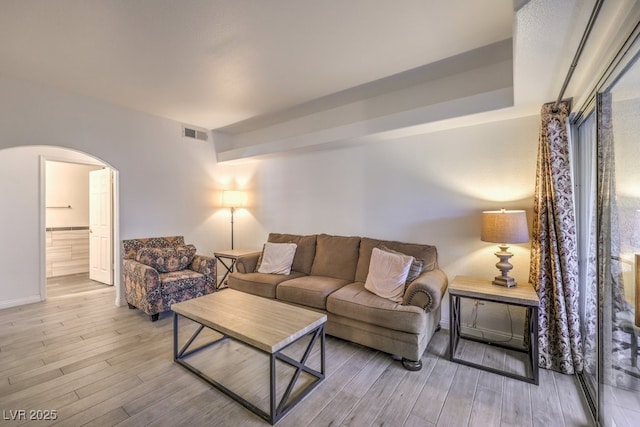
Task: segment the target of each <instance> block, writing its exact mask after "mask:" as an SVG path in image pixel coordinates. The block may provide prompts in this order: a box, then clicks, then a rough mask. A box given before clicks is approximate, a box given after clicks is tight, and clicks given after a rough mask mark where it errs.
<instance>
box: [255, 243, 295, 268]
mask: <svg viewBox="0 0 640 427" xmlns="http://www.w3.org/2000/svg"><path fill="white" fill-rule="evenodd" d="M296 246H297V245H296V244H295V243H271V242H267V243H265V244H264V249H263V250H262V258H261V261H260V266H259V267H258V273H270V274H284V275H288V274H289V273H290V272H291V263H292V262H293V256H294V255H295V254H296Z"/></svg>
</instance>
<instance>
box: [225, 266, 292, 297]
mask: <svg viewBox="0 0 640 427" xmlns="http://www.w3.org/2000/svg"><path fill="white" fill-rule="evenodd" d="M302 276H304V274H303V273H300V272H298V271H292V272H291V273H290V274H289V275H288V276H285V275H283V274H267V273H238V272H235V273H231V274H230V275H229V279H228V281H227V284H228V286H229V288H231V289H235V290H238V291H242V292H247V293H249V294H253V295H258V296H261V297H266V298H275V297H276V287H277V286H278V284H280V283H282V282H284V281H285V280H291V279H295V278H296V277H302Z"/></svg>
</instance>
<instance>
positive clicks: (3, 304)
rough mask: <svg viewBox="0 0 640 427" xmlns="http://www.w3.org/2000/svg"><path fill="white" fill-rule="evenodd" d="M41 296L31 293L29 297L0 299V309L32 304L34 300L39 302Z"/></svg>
mask: <svg viewBox="0 0 640 427" xmlns="http://www.w3.org/2000/svg"><path fill="white" fill-rule="evenodd" d="M41 301H42V298H41V297H40V295H32V296H30V297H25V298H18V299H11V300H7V301H0V310H2V309H3V308H10V307H18V306H20V305H27V304H34V303H36V302H41Z"/></svg>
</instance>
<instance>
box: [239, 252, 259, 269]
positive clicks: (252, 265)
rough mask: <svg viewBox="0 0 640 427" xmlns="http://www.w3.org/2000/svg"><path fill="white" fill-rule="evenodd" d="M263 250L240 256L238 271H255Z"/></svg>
mask: <svg viewBox="0 0 640 427" xmlns="http://www.w3.org/2000/svg"><path fill="white" fill-rule="evenodd" d="M260 254H261V252H255V253H251V254H247V255H242V256H239V257H238V259H237V260H236V271H237V272H238V273H253V272H254V271H255V270H256V266H257V265H258V259H259V258H260Z"/></svg>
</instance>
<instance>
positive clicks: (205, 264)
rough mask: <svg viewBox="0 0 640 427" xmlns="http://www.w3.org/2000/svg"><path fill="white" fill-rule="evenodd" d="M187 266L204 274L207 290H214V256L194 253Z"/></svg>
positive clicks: (215, 279)
mask: <svg viewBox="0 0 640 427" xmlns="http://www.w3.org/2000/svg"><path fill="white" fill-rule="evenodd" d="M189 268H190V269H191V270H193V271H195V272H198V273H200V274H203V275H204V277H205V279H206V281H207V288H208V292H214V291H215V290H216V285H217V282H218V275H217V263H216V259H215V258H214V257H211V256H206V255H198V254H196V255H195V256H194V257H193V261H191V264H190V265H189Z"/></svg>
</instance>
